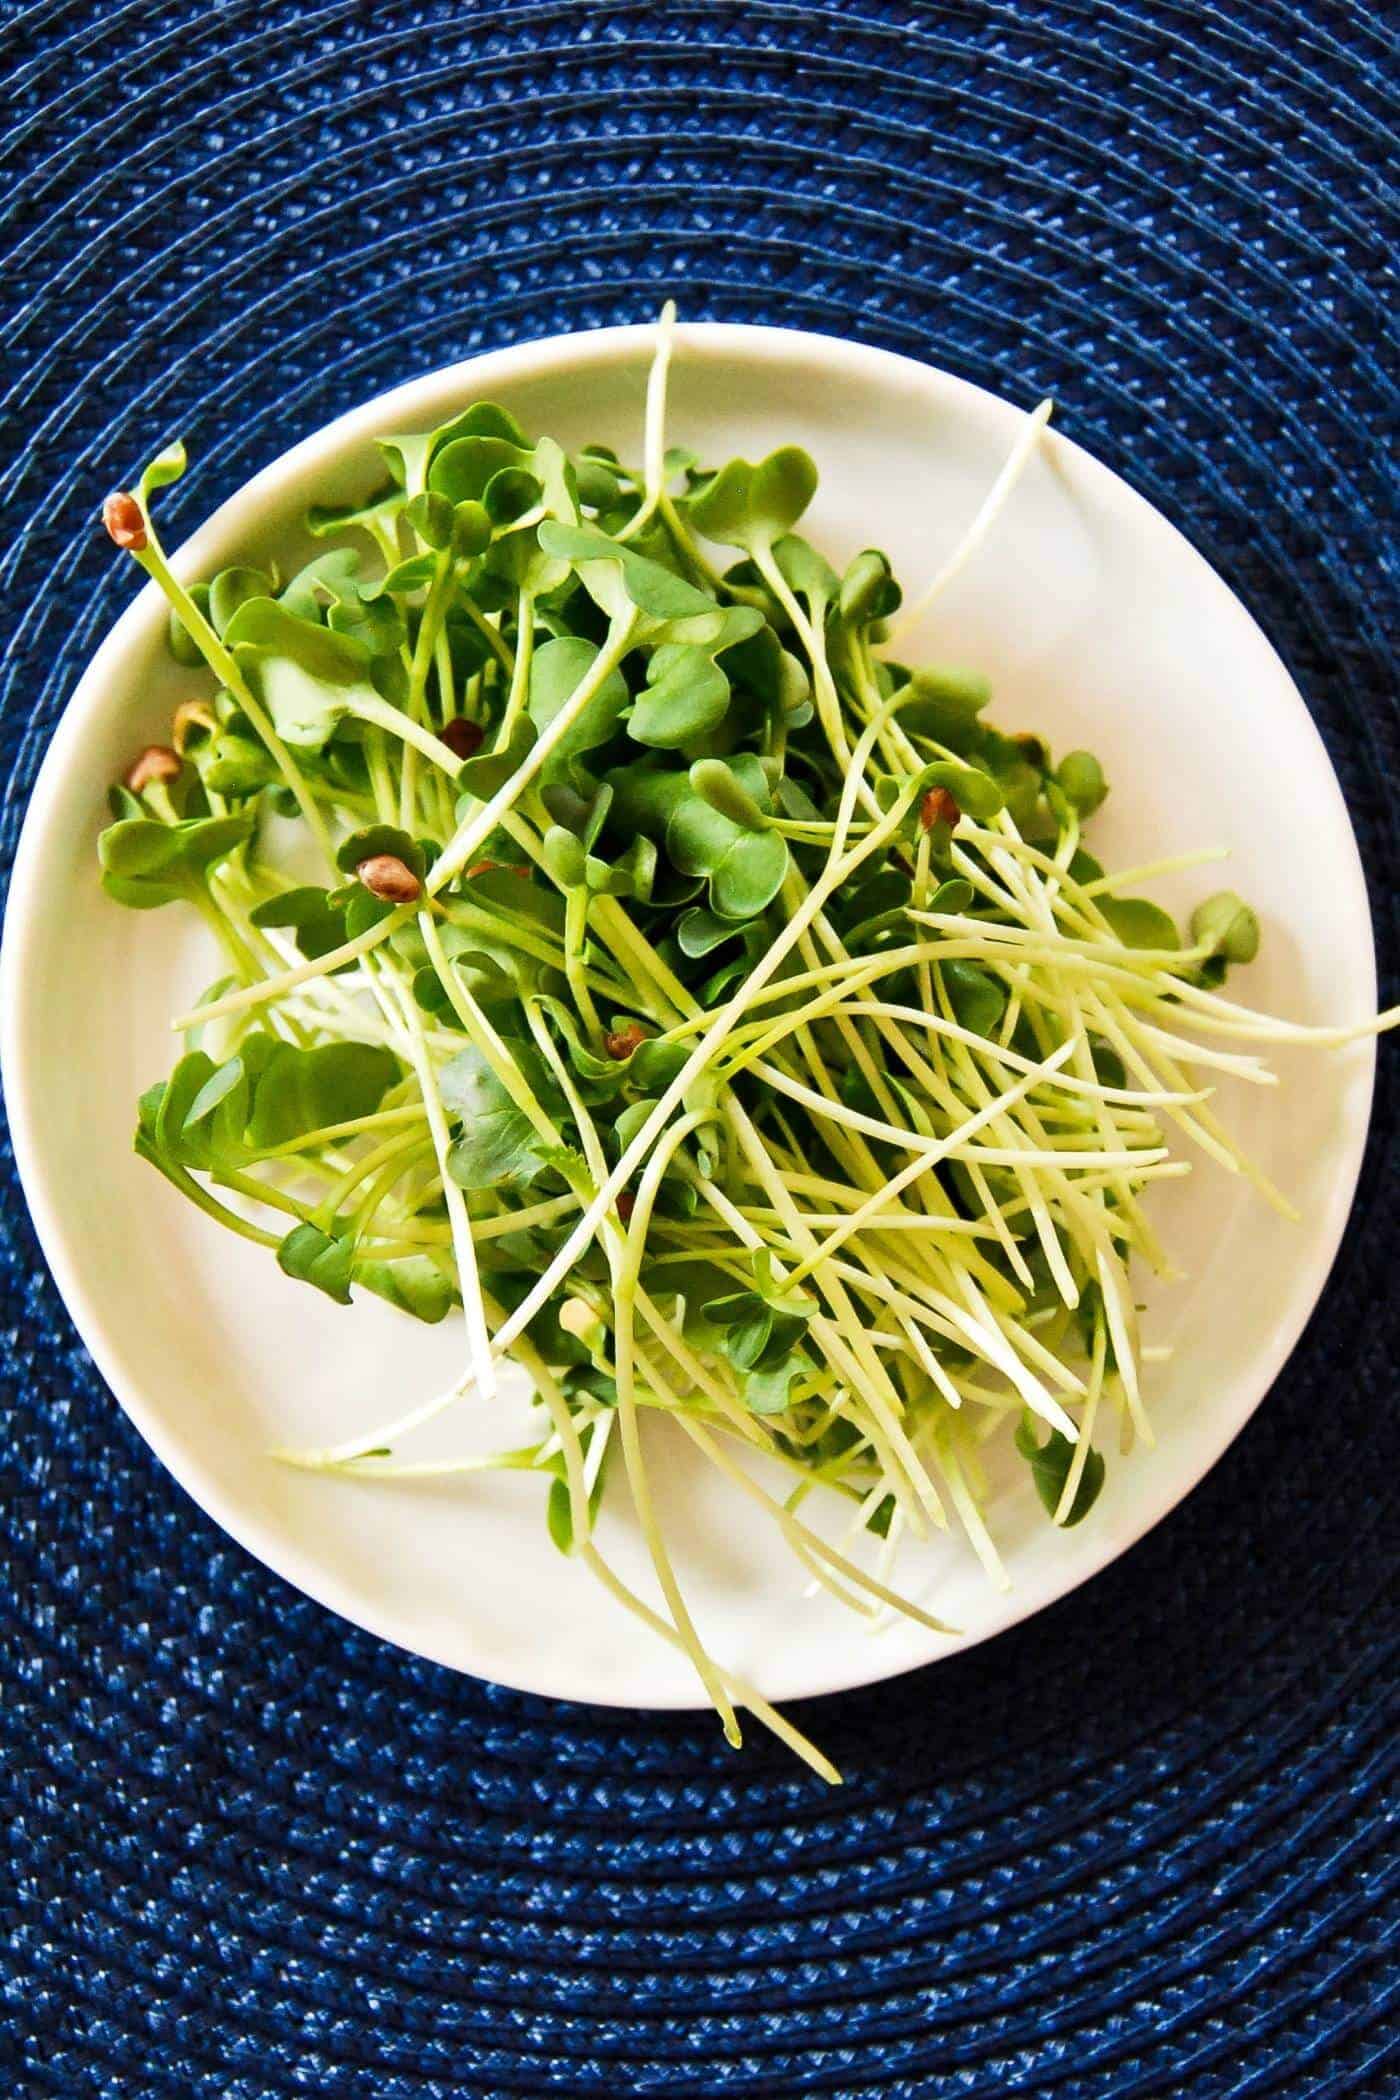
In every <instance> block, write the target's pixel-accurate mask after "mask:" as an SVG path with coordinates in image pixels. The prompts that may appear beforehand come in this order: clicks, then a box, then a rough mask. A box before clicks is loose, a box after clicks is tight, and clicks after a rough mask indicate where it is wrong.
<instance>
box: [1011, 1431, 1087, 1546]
mask: <svg viewBox="0 0 1400 2100" xmlns="http://www.w3.org/2000/svg"><path fill="white" fill-rule="evenodd" d="M1016 1449H1017V1450H1018V1451H1019V1452H1020V1454H1021V1456H1022V1458H1024V1459H1026V1460H1027V1461H1028V1462H1029V1465H1030V1469H1031V1478H1032V1479H1033V1480H1034V1482H1035V1488H1036V1493H1037V1494H1038V1495H1039V1497H1040V1500H1041V1503H1042V1505H1043V1506H1044V1508H1045V1510H1046V1513H1047V1514H1048V1515H1049V1516H1052V1517H1053V1516H1054V1514H1055V1511H1056V1510H1057V1509H1058V1508H1059V1506H1060V1498H1061V1496H1062V1495H1063V1494H1064V1491H1065V1483H1066V1481H1067V1480H1068V1479H1069V1469H1070V1466H1071V1465H1072V1464H1073V1462H1074V1445H1073V1444H1072V1443H1071V1442H1070V1441H1069V1438H1068V1437H1066V1436H1065V1435H1063V1434H1062V1433H1061V1431H1060V1430H1058V1429H1052V1430H1051V1432H1050V1440H1049V1442H1048V1443H1045V1444H1041V1443H1039V1442H1037V1440H1036V1433H1035V1427H1034V1423H1033V1420H1032V1418H1031V1417H1030V1416H1029V1415H1027V1414H1023V1415H1022V1417H1021V1420H1020V1422H1019V1424H1018V1425H1017V1429H1016ZM1105 1471H1106V1468H1105V1466H1104V1462H1103V1458H1102V1456H1101V1454H1100V1453H1099V1452H1097V1451H1091V1452H1090V1453H1089V1455H1088V1457H1087V1458H1086V1459H1085V1461H1084V1471H1083V1472H1082V1473H1081V1474H1080V1476H1079V1486H1078V1488H1077V1489H1076V1490H1075V1496H1074V1501H1073V1502H1072V1503H1071V1504H1070V1509H1069V1515H1068V1516H1067V1517H1066V1518H1065V1521H1064V1524H1063V1526H1062V1527H1061V1528H1062V1529H1063V1530H1065V1531H1068V1530H1069V1528H1070V1526H1071V1525H1072V1524H1079V1523H1082V1522H1083V1520H1084V1518H1085V1517H1087V1516H1088V1514H1089V1511H1090V1510H1091V1509H1092V1508H1093V1506H1094V1504H1095V1502H1097V1500H1098V1498H1099V1491H1100V1489H1101V1488H1102V1487H1103V1483H1104V1474H1105Z"/></svg>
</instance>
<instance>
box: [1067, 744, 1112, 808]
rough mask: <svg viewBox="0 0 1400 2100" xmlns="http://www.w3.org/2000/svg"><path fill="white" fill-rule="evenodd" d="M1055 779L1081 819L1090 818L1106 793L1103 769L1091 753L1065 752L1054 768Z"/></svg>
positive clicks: (1106, 785) (1106, 783) (1106, 786)
mask: <svg viewBox="0 0 1400 2100" xmlns="http://www.w3.org/2000/svg"><path fill="white" fill-rule="evenodd" d="M1055 779H1056V781H1057V783H1058V784H1059V788H1060V792H1061V793H1062V794H1063V796H1064V798H1065V800H1066V801H1067V802H1069V803H1072V804H1073V806H1074V808H1075V809H1076V810H1077V811H1078V813H1079V815H1080V816H1081V817H1092V815H1093V814H1094V811H1095V810H1096V809H1097V808H1098V807H1099V804H1100V803H1101V802H1102V801H1103V799H1104V797H1105V796H1106V795H1107V793H1108V782H1107V780H1106V779H1105V778H1104V770H1103V767H1102V766H1101V765H1100V764H1099V762H1098V760H1097V759H1096V758H1095V756H1094V754H1093V752H1092V751H1067V752H1066V753H1065V755H1064V757H1063V758H1062V759H1061V760H1060V763H1059V764H1058V766H1056V768H1055Z"/></svg>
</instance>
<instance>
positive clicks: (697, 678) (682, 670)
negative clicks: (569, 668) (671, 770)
mask: <svg viewBox="0 0 1400 2100" xmlns="http://www.w3.org/2000/svg"><path fill="white" fill-rule="evenodd" d="M554 646H556V647H557V646H558V645H557V644H555V645H554ZM728 707H729V680H728V679H727V678H726V677H725V675H724V673H723V671H722V670H721V669H720V667H719V665H718V664H717V663H716V662H715V660H714V653H713V651H712V650H710V649H707V648H705V647H704V645H703V644H701V643H696V642H664V643H663V644H662V645H661V647H660V648H659V649H657V650H655V651H653V653H652V657H651V661H650V662H649V663H648V665H647V683H646V690H645V691H644V692H643V693H642V694H640V695H639V697H638V700H637V704H636V706H635V707H634V708H633V709H632V713H631V715H630V716H629V718H628V723H627V730H628V734H629V735H630V736H631V737H633V738H634V739H635V741H636V742H637V743H639V744H650V745H652V746H653V747H654V748H655V749H656V750H658V751H680V750H683V749H684V747H685V746H686V745H687V744H691V743H693V742H694V741H695V739H696V737H700V736H704V735H705V734H706V733H707V732H708V731H709V730H711V729H713V728H715V727H716V725H717V724H718V723H720V722H721V721H723V719H724V716H725V713H726V712H727V710H728Z"/></svg>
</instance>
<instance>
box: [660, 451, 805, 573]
mask: <svg viewBox="0 0 1400 2100" xmlns="http://www.w3.org/2000/svg"><path fill="white" fill-rule="evenodd" d="M816 489H817V470H816V467H815V466H814V465H813V463H812V459H811V456H810V455H809V454H808V453H806V452H804V451H803V450H802V449H801V447H800V446H797V445H782V446H780V447H779V448H778V450H777V451H776V452H770V453H769V454H768V456H767V458H766V459H761V460H760V461H759V462H758V464H757V466H752V465H750V463H749V461H748V460H746V459H731V460H730V461H729V462H728V464H727V465H726V466H723V467H721V468H720V470H719V472H718V473H717V474H715V475H714V476H713V477H712V478H711V479H710V480H709V481H708V482H707V483H706V484H705V485H704V486H703V487H702V488H700V489H697V490H696V491H695V493H694V494H693V495H692V496H691V497H690V498H689V500H688V505H687V508H688V510H689V513H690V518H691V522H692V523H693V524H694V526H695V528H696V530H697V531H698V532H701V533H703V534H704V535H705V537H706V539H710V540H718V541H719V542H721V544H723V545H724V546H729V547H743V548H745V549H747V550H750V551H751V550H753V549H755V548H768V547H771V546H772V545H773V542H774V541H775V540H777V539H780V538H781V537H782V535H783V534H784V533H786V532H791V530H792V528H793V526H794V525H795V524H796V523H797V521H798V519H799V518H800V517H801V516H802V513H803V512H804V511H805V510H806V508H807V506H808V504H809V503H810V502H811V500H812V498H813V496H814V495H815V494H816Z"/></svg>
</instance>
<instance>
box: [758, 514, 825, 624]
mask: <svg viewBox="0 0 1400 2100" xmlns="http://www.w3.org/2000/svg"><path fill="white" fill-rule="evenodd" d="M773 559H774V561H775V562H776V563H777V565H778V569H779V571H780V573H781V574H782V576H783V578H784V580H785V582H786V583H787V586H788V588H789V590H791V591H792V592H793V594H794V595H795V596H796V597H798V598H805V599H806V601H807V604H808V606H809V607H810V608H811V610H812V613H813V616H814V618H816V619H817V620H818V621H820V620H823V619H825V617H826V608H827V607H828V606H829V605H831V604H833V603H834V602H835V600H836V596H837V594H838V592H839V591H840V589H841V582H840V578H839V577H838V576H837V574H836V571H835V569H833V568H832V566H831V563H830V562H829V561H828V560H827V559H826V557H825V555H823V554H818V552H817V550H816V548H815V547H813V546H811V545H810V544H809V542H808V541H806V540H804V539H801V538H799V537H798V535H797V534H796V533H795V532H790V533H787V534H785V536H784V537H783V538H782V539H780V540H778V541H777V542H776V543H775V545H774V548H773Z"/></svg>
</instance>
